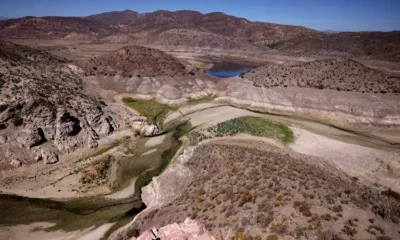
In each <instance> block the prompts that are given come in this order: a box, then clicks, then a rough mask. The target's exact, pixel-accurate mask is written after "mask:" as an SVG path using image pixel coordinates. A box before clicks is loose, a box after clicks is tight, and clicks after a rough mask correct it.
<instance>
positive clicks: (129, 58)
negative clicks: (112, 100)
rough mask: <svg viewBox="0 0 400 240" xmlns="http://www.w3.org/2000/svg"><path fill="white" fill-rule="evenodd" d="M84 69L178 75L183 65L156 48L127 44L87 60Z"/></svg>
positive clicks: (128, 74) (90, 72) (100, 72)
mask: <svg viewBox="0 0 400 240" xmlns="http://www.w3.org/2000/svg"><path fill="white" fill-rule="evenodd" d="M84 69H85V71H86V73H87V74H88V75H103V76H107V75H110V76H115V75H117V74H118V75H122V76H124V77H132V76H138V75H139V76H146V77H152V76H179V75H183V74H185V73H186V68H185V66H184V65H183V64H182V63H180V62H179V61H178V60H177V59H175V58H174V57H172V56H170V55H168V54H166V53H164V52H162V51H160V50H156V49H152V48H146V47H141V46H127V47H123V48H121V49H118V50H116V51H112V52H109V53H106V54H104V55H102V56H100V57H94V58H92V59H91V60H89V61H88V62H87V63H86V64H85V65H84Z"/></svg>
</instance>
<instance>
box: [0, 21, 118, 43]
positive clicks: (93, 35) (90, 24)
mask: <svg viewBox="0 0 400 240" xmlns="http://www.w3.org/2000/svg"><path fill="white" fill-rule="evenodd" d="M117 32H118V30H117V29H116V28H114V27H113V26H109V25H108V24H105V23H103V22H102V21H97V20H94V19H91V18H85V17H83V18H81V17H24V18H19V19H11V20H7V21H3V23H2V24H0V36H1V38H7V39H10V38H16V39H18V38H22V39H32V38H33V39H87V40H94V39H97V38H99V37H100V38H101V37H105V36H108V35H110V34H113V33H117Z"/></svg>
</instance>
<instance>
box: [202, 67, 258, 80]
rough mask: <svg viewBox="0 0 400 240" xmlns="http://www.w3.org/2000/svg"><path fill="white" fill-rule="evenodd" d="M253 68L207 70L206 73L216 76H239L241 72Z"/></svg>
mask: <svg viewBox="0 0 400 240" xmlns="http://www.w3.org/2000/svg"><path fill="white" fill-rule="evenodd" d="M252 69H253V68H242V69H221V70H212V69H210V70H208V71H207V74H208V75H211V76H214V77H217V78H229V77H235V76H239V75H240V74H242V73H247V72H248V71H250V70H252Z"/></svg>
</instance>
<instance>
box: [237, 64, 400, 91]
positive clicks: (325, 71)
mask: <svg viewBox="0 0 400 240" xmlns="http://www.w3.org/2000/svg"><path fill="white" fill-rule="evenodd" d="M241 77H243V78H246V79H249V80H250V81H253V86H256V87H266V88H271V87H301V88H316V89H332V90H337V91H348V92H350V91H351V92H362V93H400V81H399V80H398V79H397V78H393V77H388V76H385V75H383V74H381V73H380V72H378V71H376V70H374V69H371V68H368V67H365V66H364V65H362V64H361V63H358V62H356V61H353V60H350V59H335V60H320V61H314V62H307V63H297V64H294V65H266V66H264V67H260V68H257V69H254V70H252V71H251V72H249V73H247V74H244V75H242V76H241Z"/></svg>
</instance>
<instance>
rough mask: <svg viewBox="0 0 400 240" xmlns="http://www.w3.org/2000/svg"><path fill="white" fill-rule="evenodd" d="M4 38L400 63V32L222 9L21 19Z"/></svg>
mask: <svg viewBox="0 0 400 240" xmlns="http://www.w3.org/2000/svg"><path fill="white" fill-rule="evenodd" d="M0 38H3V39H78V40H90V41H93V43H95V44H98V43H112V44H113V43H118V44H119V43H131V44H140V45H164V46H182V47H201V48H216V49H229V50H231V49H232V50H252V51H266V50H272V52H274V53H276V51H278V52H279V53H282V54H285V55H290V56H293V55H299V56H306V57H307V56H311V57H316V56H321V55H322V56H330V57H363V58H370V59H377V60H385V61H394V62H399V61H400V44H399V43H400V32H340V33H336V32H335V33H332V32H329V33H326V32H319V31H315V30H312V29H309V28H306V27H301V26H291V25H282V24H274V23H263V22H252V21H249V20H247V19H244V18H239V17H235V16H230V15H227V14H224V13H221V12H213V13H207V14H202V13H200V12H196V11H190V10H182V11H175V12H171V11H163V10H159V11H155V12H149V13H138V12H134V11H131V10H125V11H115V12H107V13H101V14H96V15H91V16H87V17H24V18H20V19H10V20H7V21H0Z"/></svg>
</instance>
